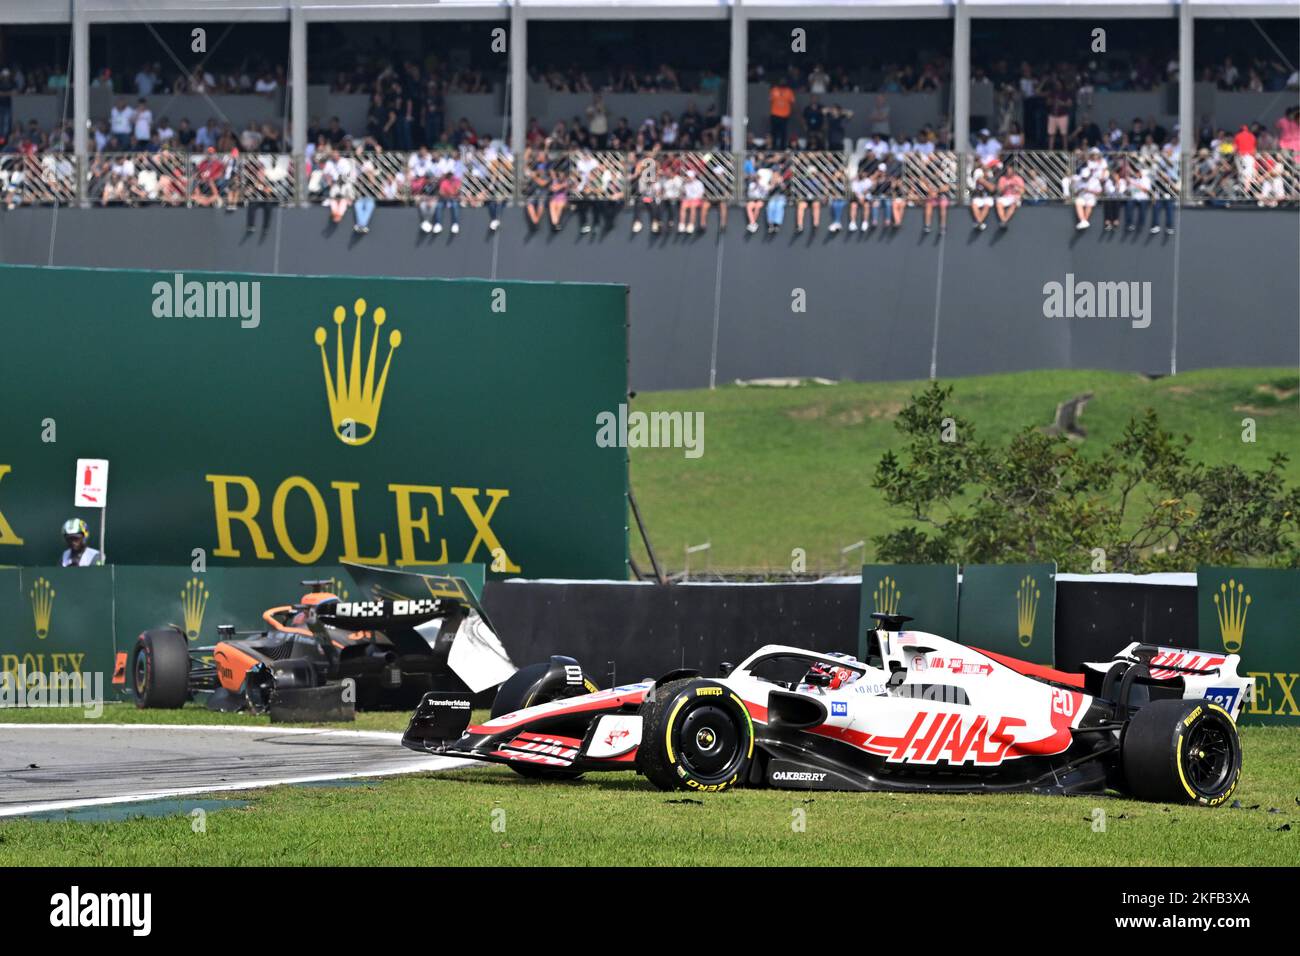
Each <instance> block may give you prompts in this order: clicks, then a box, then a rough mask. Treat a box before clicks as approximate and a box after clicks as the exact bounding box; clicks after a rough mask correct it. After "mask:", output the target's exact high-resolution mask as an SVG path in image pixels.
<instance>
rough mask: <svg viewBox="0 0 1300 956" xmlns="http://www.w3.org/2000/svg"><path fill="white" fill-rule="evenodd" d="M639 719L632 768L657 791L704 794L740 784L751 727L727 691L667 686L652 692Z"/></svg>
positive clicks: (681, 683) (691, 684) (705, 685)
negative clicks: (634, 766)
mask: <svg viewBox="0 0 1300 956" xmlns="http://www.w3.org/2000/svg"><path fill="white" fill-rule="evenodd" d="M640 713H641V745H640V747H638V748H637V752H636V768H637V770H638V771H640V772H641V773H642V774H644V775H645V777H646V779H648V780H649V781H650V782H651V783H653V784H654V785H655V786H656V787H658V788H659V789H660V790H697V791H700V792H705V793H709V792H715V791H718V790H726V789H727V788H729V787H733V786H736V785H737V784H739V783H741V782H743V781H744V779H745V775H746V773H747V772H748V770H749V765H750V762H751V761H752V760H753V759H754V724H753V721H751V720H750V717H749V711H748V710H747V709H746V708H745V704H744V702H743V701H742V700H741V699H740V698H739V697H737V696H736V694H735V692H734V691H732V690H731V689H730V688H729V687H726V686H724V685H722V684H719V683H718V682H716V681H710V680H700V679H698V678H690V679H687V680H678V681H671V682H670V683H667V684H664V685H663V686H661V687H656V688H655V691H654V694H653V695H652V699H650V700H647V701H646V702H645V703H643V704H642V705H641V710H640Z"/></svg>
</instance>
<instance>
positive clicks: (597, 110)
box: [586, 93, 609, 149]
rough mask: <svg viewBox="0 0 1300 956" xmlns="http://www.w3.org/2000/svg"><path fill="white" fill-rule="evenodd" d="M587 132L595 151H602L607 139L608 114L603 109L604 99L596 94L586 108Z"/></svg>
mask: <svg viewBox="0 0 1300 956" xmlns="http://www.w3.org/2000/svg"><path fill="white" fill-rule="evenodd" d="M586 114H587V132H589V133H590V134H591V145H592V147H593V148H595V149H604V148H605V144H606V142H607V140H608V139H609V112H608V110H606V109H605V98H604V97H603V96H601V95H600V94H599V93H597V94H596V95H595V96H594V97H592V100H591V105H590V106H588V107H587V110H586Z"/></svg>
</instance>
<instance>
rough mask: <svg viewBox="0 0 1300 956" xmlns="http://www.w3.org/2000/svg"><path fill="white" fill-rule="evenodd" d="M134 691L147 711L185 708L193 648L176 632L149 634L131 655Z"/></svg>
mask: <svg viewBox="0 0 1300 956" xmlns="http://www.w3.org/2000/svg"><path fill="white" fill-rule="evenodd" d="M129 673H130V675H131V689H132V690H133V691H134V692H135V705H136V706H137V707H143V708H149V709H153V708H164V709H170V708H176V707H183V706H185V701H187V700H188V699H189V696H190V646H189V642H188V641H187V640H186V639H185V635H184V634H182V633H181V632H180V631H178V630H176V629H175V628H159V629H157V630H153V631H145V632H144V633H143V634H141V635H140V636H139V637H138V638H136V642H135V647H134V648H133V649H132V651H131V665H130V671H129Z"/></svg>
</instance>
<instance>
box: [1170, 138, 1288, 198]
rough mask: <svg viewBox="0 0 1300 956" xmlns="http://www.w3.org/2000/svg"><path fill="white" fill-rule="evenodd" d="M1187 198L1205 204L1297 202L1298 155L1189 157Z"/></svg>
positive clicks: (1264, 154) (1267, 154)
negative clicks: (1190, 168) (1189, 176)
mask: <svg viewBox="0 0 1300 956" xmlns="http://www.w3.org/2000/svg"><path fill="white" fill-rule="evenodd" d="M1191 185H1192V188H1191V198H1192V199H1193V200H1195V201H1197V202H1201V203H1206V204H1209V205H1232V204H1254V205H1257V206H1263V207H1266V208H1268V207H1272V206H1276V205H1278V204H1280V203H1284V202H1300V154H1297V153H1293V152H1282V151H1274V152H1267V153H1256V154H1254V155H1252V156H1236V155H1232V154H1229V155H1213V154H1209V153H1208V152H1207V153H1206V154H1205V155H1198V156H1196V157H1194V158H1193V160H1192V184H1191Z"/></svg>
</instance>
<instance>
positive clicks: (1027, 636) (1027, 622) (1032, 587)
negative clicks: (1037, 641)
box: [1016, 574, 1043, 647]
mask: <svg viewBox="0 0 1300 956" xmlns="http://www.w3.org/2000/svg"><path fill="white" fill-rule="evenodd" d="M1042 595H1043V592H1042V591H1041V590H1039V587H1038V584H1037V582H1035V581H1034V578H1033V575H1030V574H1026V575H1025V576H1024V578H1023V579H1022V580H1021V581H1020V587H1018V588H1016V637H1017V638H1019V640H1020V646H1021V647H1028V646H1029V645H1030V644H1032V643H1033V641H1034V622H1035V621H1036V620H1037V618H1038V599H1039V598H1040V597H1042Z"/></svg>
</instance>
